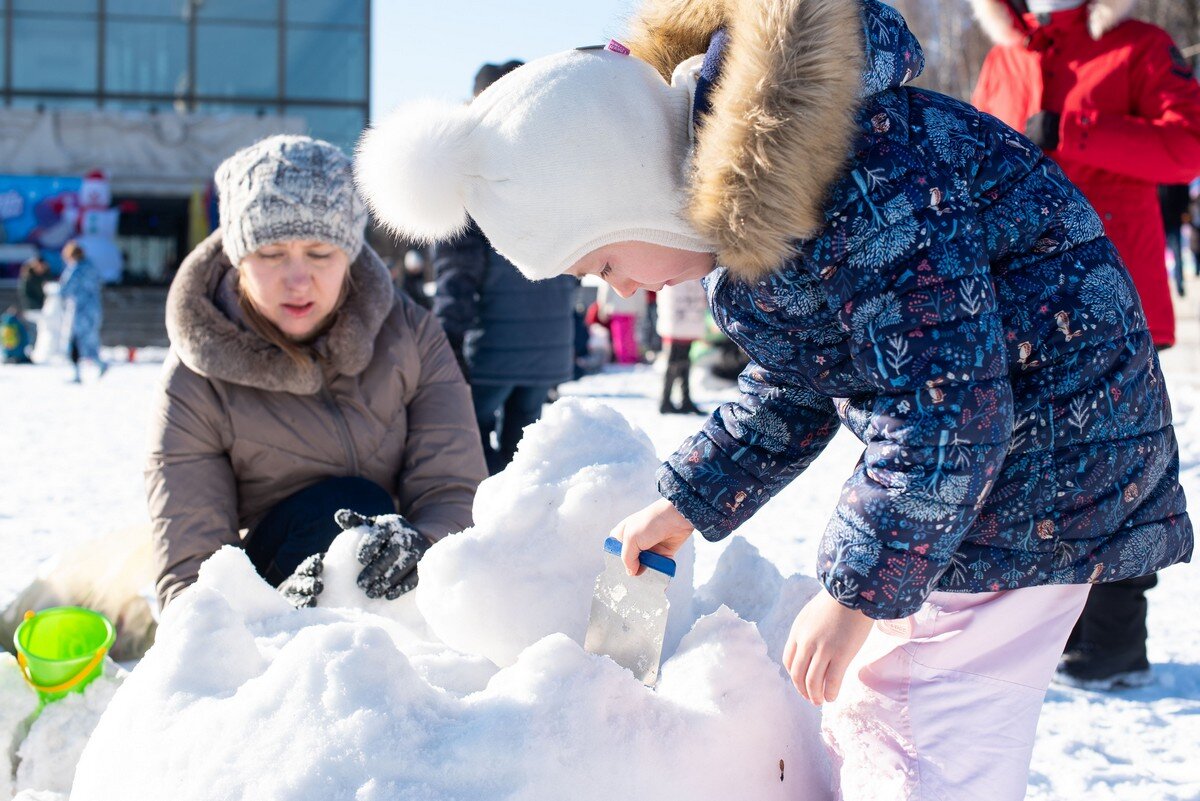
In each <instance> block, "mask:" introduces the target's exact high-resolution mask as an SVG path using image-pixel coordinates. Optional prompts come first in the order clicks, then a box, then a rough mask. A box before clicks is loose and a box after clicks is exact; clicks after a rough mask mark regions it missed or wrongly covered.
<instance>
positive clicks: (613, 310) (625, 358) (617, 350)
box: [596, 284, 646, 364]
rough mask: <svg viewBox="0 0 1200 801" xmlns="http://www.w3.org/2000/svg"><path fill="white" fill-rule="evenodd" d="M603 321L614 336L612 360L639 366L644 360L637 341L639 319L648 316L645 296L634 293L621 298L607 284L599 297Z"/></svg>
mask: <svg viewBox="0 0 1200 801" xmlns="http://www.w3.org/2000/svg"><path fill="white" fill-rule="evenodd" d="M596 303H597V304H599V307H600V320H601V321H602V322H604V324H605V325H607V326H608V331H609V335H610V336H611V337H612V351H613V361H614V362H616V363H617V364H637V363H638V362H640V361H641V360H642V355H641V350H640V349H639V348H638V341H637V321H638V317H639V316H641V315H643V314H645V313H646V295H645V293H644V292H633V293H631V294H629V295H622V294H620V293H618V292H614V291H613V289H612V287H610V286H609V285H608V284H604V285H603V286H601V287H600V292H599V294H598V295H597V297H596Z"/></svg>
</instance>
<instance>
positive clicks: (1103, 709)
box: [0, 298, 1200, 801]
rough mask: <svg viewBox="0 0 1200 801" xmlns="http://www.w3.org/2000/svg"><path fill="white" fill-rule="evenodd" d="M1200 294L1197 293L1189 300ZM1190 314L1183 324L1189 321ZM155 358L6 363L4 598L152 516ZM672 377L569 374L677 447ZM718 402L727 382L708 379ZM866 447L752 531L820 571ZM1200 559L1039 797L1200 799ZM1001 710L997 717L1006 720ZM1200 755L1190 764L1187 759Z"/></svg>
mask: <svg viewBox="0 0 1200 801" xmlns="http://www.w3.org/2000/svg"><path fill="white" fill-rule="evenodd" d="M1191 301H1192V303H1195V299H1194V298H1192V299H1191ZM1185 328H1186V330H1184V329H1185ZM1181 333H1183V334H1184V336H1183V339H1184V343H1183V345H1182V346H1181V347H1180V348H1178V349H1176V350H1175V351H1173V352H1169V353H1168V354H1166V357H1165V358H1164V363H1165V366H1166V369H1167V372H1168V381H1169V382H1170V384H1171V393H1172V398H1173V402H1174V406H1175V412H1176V424H1177V427H1178V430H1179V437H1180V442H1181V450H1182V454H1181V456H1182V463H1183V472H1184V482H1185V487H1186V489H1187V492H1188V495H1189V497H1191V498H1198V497H1200V346H1198V345H1197V339H1198V338H1200V325H1198V323H1197V321H1196V320H1195V319H1194V317H1193V318H1191V319H1185V320H1182V321H1181ZM158 372H159V366H158V365H157V364H155V363H139V364H131V365H125V364H117V365H116V366H115V367H114V368H113V370H112V371H111V372H110V373H109V374H108V376H106V377H105V378H104V380H103V381H101V382H98V383H85V384H84V385H83V386H74V385H69V384H67V383H66V382H65V379H66V377H67V373H66V370H65V368H53V367H48V368H39V367H0V399H2V400H3V408H4V409H5V410H7V411H8V413H9V423H8V425H7V427H6V431H5V433H6V437H5V438H6V440H7V442H8V444H9V447H8V449H7V454H6V455H7V462H8V465H7V467H8V469H7V470H6V471H5V472H6V477H5V479H4V483H3V490H2V491H0V552H2V553H3V554H4V557H5V558H4V559H3V561H2V563H0V606H2V605H3V604H4V603H5V602H6V601H7V600H8V599H9V598H11V597H12V595H13V594H14V593H15V592H16V590H17V589H19V587H20V586H22V584H23V583H24V582H25V581H26V580H27V578H28V577H29V576H30V575H31V573H32V572H33V571H34V570H35V569H36V568H37V566H38V565H39V564H40V563H41V562H42V561H43V560H45V559H47V558H48V557H50V556H51V555H52V554H54V553H55V552H56V551H58V550H59V549H62V548H64V547H66V546H69V545H71V544H72V543H76V542H80V541H82V540H84V539H87V538H89V537H91V536H93V535H96V534H98V533H101V532H103V531H107V530H111V529H113V528H118V527H123V526H126V525H130V524H136V523H138V522H139V521H141V520H142V519H143V517H144V512H143V495H142V492H143V491H142V476H141V452H142V446H143V437H144V424H145V417H146V414H147V410H148V407H149V399H150V393H151V390H152V388H153V386H154V383H155V381H156V378H157V376H158ZM658 382H659V379H658V377H657V375H655V374H654V373H653V372H652V371H651V370H649V369H648V368H639V369H635V370H629V371H614V372H609V373H605V374H602V375H599V376H593V377H590V378H588V379H585V380H584V381H582V382H579V383H577V384H572V385H567V386H566V387H564V388H563V391H564V394H570V395H584V396H589V397H592V398H595V399H598V400H601V401H603V402H604V403H606V404H609V405H611V406H612V407H613V408H615V409H616V410H618V411H619V412H620V413H621V414H623V415H625V416H626V417H627V418H628V419H629V420H630V421H632V422H633V423H634V424H635V425H636V426H638V427H640V428H642V429H644V430H645V431H646V432H647V434H649V436H650V437H651V439H652V441H653V443H654V446H655V448H656V450H657V451H658V453H659V454H660V455H665V454H667V453H669V452H670V451H671V450H673V449H674V448H675V447H676V446H677V445H678V444H679V442H680V441H681V440H682V439H683V438H684V437H685V436H686V435H688V434H690V433H691V432H692V431H694V430H695V428H696V427H697V426H698V425H699V423H700V418H686V417H682V416H670V417H662V416H660V415H659V414H658V413H657V405H658V404H657V393H658V386H659V383H658ZM695 394H696V397H697V400H698V402H700V403H701V404H703V405H705V406H706V407H707V408H711V407H712V406H713V405H714V404H715V403H716V402H718V401H719V400H722V399H725V398H728V397H730V396H731V390H730V388H729V387H727V386H716V385H714V386H702V387H701V388H700V389H699V390H698V391H697V392H696V393H695ZM858 452H859V445H858V444H857V442H856V441H855V440H854V439H853V438H852V437H850V436H849V435H847V434H845V433H843V434H841V435H839V436H838V438H837V439H835V441H834V442H833V444H832V445H831V446H830V448H829V449H828V450H827V451H826V453H825V454H823V455H822V456H821V458H820V459H819V460H818V461H817V462H816V463H815V464H814V465H813V466H812V468H811V469H810V470H809V471H808V473H807V474H805V475H804V476H802V477H801V478H800V479H799V480H797V481H796V482H795V483H794V484H793V485H792V486H791V487H789V488H788V489H787V490H786V491H785V492H784V493H783V494H781V495H780V496H779V497H778V498H777V499H776V500H774V501H773V502H772V503H770V504H769V505H768V506H767V507H766V508H764V509H763V510H762V512H761V513H760V514H759V515H758V516H757V517H756V518H755V519H754V520H752V521H751V522H750V523H749V524H747V526H745V527H744V528H743V530H742V532H741V533H743V534H745V535H746V537H747V539H749V540H750V541H751V542H753V543H754V544H755V545H756V546H757V547H758V548H759V549H760V551H761V552H762V554H763V555H764V556H766V557H767V558H768V559H770V560H771V561H773V562H774V563H775V565H776V566H777V567H778V569H779V571H780V572H781V573H782V574H783V575H785V576H787V575H789V574H791V573H793V572H803V573H807V574H811V572H812V564H813V561H814V555H815V550H816V544H817V539H818V538H819V536H820V534H821V531H822V529H823V527H824V523H825V521H826V519H827V518H828V515H829V512H830V510H831V509H832V507H833V504H834V502H835V500H836V497H837V493H838V490H839V488H840V485H841V482H842V480H843V479H844V477H845V476H847V475H848V474H849V472H850V470H851V467H852V465H853V463H854V461H855V460H856V459H857V456H858ZM721 549H722V546H720V545H711V544H709V543H704V542H700V543H698V545H697V548H696V551H697V562H696V574H697V583H698V584H699V583H701V582H703V581H704V580H705V578H706V577H707V576H708V575H709V574H711V572H712V570H713V568H714V565H715V563H716V558H717V555H718V554H719V552H720V551H721ZM1196 609H1200V567H1197V566H1195V565H1185V566H1179V567H1175V568H1172V569H1171V570H1168V571H1166V572H1165V573H1164V574H1163V576H1162V583H1161V585H1160V587H1159V588H1158V589H1157V590H1155V591H1154V592H1153V595H1152V602H1151V618H1150V628H1151V642H1150V656H1151V660H1152V661H1153V662H1154V663H1155V671H1156V673H1157V677H1158V680H1157V683H1156V684H1154V685H1153V686H1151V687H1148V688H1145V689H1141V690H1138V691H1133V692H1126V693H1121V694H1116V695H1096V694H1090V693H1084V692H1076V691H1062V690H1052V691H1051V693H1050V695H1049V698H1048V700H1047V704H1046V708H1045V711H1044V714H1043V716H1042V722H1041V727H1040V729H1039V735H1038V743H1037V747H1036V750H1035V756H1034V760H1033V770H1032V774H1031V778H1030V792H1029V797H1031V798H1035V799H1079V798H1085V797H1086V798H1089V799H1122V801H1124V800H1125V799H1155V800H1156V801H1158V800H1159V799H1198V798H1200V771H1198V770H1197V769H1196V767H1195V766H1196V762H1195V751H1196V747H1197V743H1200V637H1198V636H1197V634H1196V626H1195V610H1196ZM998 723H1000V722H998ZM1189 765H1190V767H1189Z"/></svg>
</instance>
